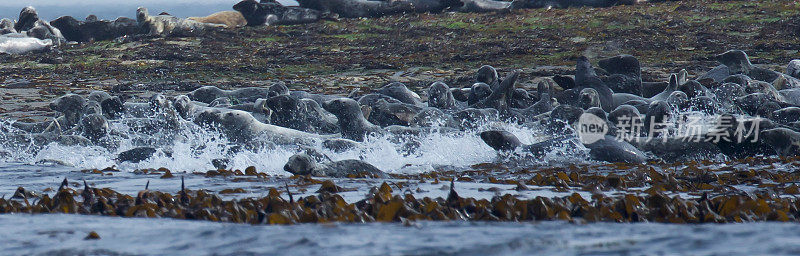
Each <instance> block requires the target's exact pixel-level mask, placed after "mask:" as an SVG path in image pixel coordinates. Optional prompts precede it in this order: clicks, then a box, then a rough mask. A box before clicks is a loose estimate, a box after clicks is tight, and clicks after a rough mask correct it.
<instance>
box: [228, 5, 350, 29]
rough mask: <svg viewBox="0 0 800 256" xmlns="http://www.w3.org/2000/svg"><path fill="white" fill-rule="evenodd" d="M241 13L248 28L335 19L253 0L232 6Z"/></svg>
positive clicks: (321, 13)
mask: <svg viewBox="0 0 800 256" xmlns="http://www.w3.org/2000/svg"><path fill="white" fill-rule="evenodd" d="M233 9H234V10H236V11H238V12H239V13H241V15H242V17H243V18H244V19H245V20H246V22H247V25H248V26H262V25H268V26H271V25H294V24H305V23H313V22H317V21H319V20H321V19H335V15H331V14H330V13H328V12H324V11H320V10H314V9H308V8H302V7H294V6H283V5H282V4H280V3H278V2H267V3H264V2H262V3H259V2H256V1H255V0H244V1H241V2H239V3H237V4H236V5H234V6H233Z"/></svg>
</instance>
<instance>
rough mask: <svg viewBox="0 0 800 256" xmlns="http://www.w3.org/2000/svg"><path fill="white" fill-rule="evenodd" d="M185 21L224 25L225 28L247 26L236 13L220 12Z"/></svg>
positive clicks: (240, 15)
mask: <svg viewBox="0 0 800 256" xmlns="http://www.w3.org/2000/svg"><path fill="white" fill-rule="evenodd" d="M186 19H187V20H193V21H197V22H200V23H210V24H219V25H224V26H225V27H226V28H238V27H244V26H245V25H247V20H245V19H244V16H242V13H240V12H238V11H221V12H216V13H212V14H211V15H208V16H205V17H189V18H186Z"/></svg>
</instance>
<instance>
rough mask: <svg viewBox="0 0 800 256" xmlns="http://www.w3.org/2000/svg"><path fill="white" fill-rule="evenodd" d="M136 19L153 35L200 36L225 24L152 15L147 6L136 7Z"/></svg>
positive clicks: (144, 29)
mask: <svg viewBox="0 0 800 256" xmlns="http://www.w3.org/2000/svg"><path fill="white" fill-rule="evenodd" d="M136 21H137V22H138V23H139V26H140V27H141V28H142V29H143V32H144V33H146V34H148V35H151V36H162V37H167V36H200V35H203V34H204V33H206V32H207V31H208V30H211V29H219V28H223V27H224V25H219V24H208V23H202V22H197V21H193V20H185V19H181V18H178V17H175V16H170V15H156V16H150V14H148V12H147V8H144V7H139V8H138V9H136Z"/></svg>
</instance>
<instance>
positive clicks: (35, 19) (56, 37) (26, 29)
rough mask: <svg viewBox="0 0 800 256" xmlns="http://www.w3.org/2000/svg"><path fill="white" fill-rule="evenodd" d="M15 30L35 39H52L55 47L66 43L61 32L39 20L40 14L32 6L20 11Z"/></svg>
mask: <svg viewBox="0 0 800 256" xmlns="http://www.w3.org/2000/svg"><path fill="white" fill-rule="evenodd" d="M14 30H16V31H17V32H18V33H23V34H26V35H28V36H30V37H33V38H38V39H42V40H46V39H50V40H52V42H53V44H54V45H60V44H61V43H64V42H65V39H64V36H63V35H61V31H59V30H58V29H57V28H55V27H53V26H51V25H50V23H49V22H47V21H45V20H42V19H39V14H38V13H36V9H34V8H33V7H32V6H28V7H25V8H23V9H22V11H20V13H19V19H18V20H17V23H16V24H14Z"/></svg>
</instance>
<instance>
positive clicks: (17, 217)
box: [0, 214, 800, 255]
mask: <svg viewBox="0 0 800 256" xmlns="http://www.w3.org/2000/svg"><path fill="white" fill-rule="evenodd" d="M0 228H2V229H3V230H4V231H6V232H7V233H9V234H13V235H10V236H7V237H4V239H1V240H0V249H2V251H3V253H4V255H128V254H134V255H797V254H798V253H800V244H799V243H798V242H800V232H797V230H798V228H800V226H798V224H795V223H749V224H727V225H714V224H706V225H672V224H653V223H640V224H617V223H595V224H588V225H578V224H570V223H566V222H557V221H555V222H539V223H486V222H421V223H417V224H416V225H413V226H410V227H407V226H403V225H401V224H396V223H388V224H382V223H372V224H303V225H295V226H264V225H246V224H229V223H214V222H201V221H186V220H170V219H140V218H118V217H100V216H78V215H55V216H47V215H27V214H11V215H8V214H6V215H0ZM91 231H95V232H97V233H98V235H100V237H101V239H100V240H84V239H83V238H84V237H85V236H86V234H88V233H89V232H91Z"/></svg>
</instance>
